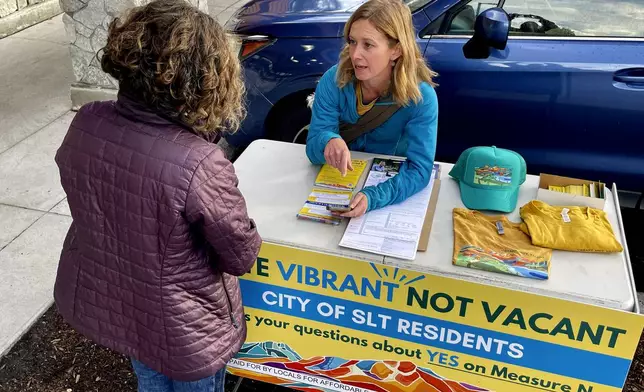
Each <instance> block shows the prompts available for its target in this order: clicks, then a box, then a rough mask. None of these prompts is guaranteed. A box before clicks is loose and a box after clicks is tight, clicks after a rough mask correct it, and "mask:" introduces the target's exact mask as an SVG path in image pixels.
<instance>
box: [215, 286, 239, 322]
mask: <svg viewBox="0 0 644 392" xmlns="http://www.w3.org/2000/svg"><path fill="white" fill-rule="evenodd" d="M220 276H221V284H222V286H223V288H224V293H226V304H227V305H228V314H229V316H230V322H231V323H232V324H233V327H234V328H235V329H237V328H239V324H237V321H235V315H234V314H233V302H232V301H231V300H230V294H228V287H226V279H225V278H224V274H223V273H221V274H220Z"/></svg>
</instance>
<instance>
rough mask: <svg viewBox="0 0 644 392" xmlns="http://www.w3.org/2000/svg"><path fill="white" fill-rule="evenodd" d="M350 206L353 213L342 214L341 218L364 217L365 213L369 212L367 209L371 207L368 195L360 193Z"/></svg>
mask: <svg viewBox="0 0 644 392" xmlns="http://www.w3.org/2000/svg"><path fill="white" fill-rule="evenodd" d="M349 206H350V207H351V211H349V212H345V213H343V214H340V216H341V217H343V218H358V217H361V216H362V215H364V214H365V212H367V207H368V206H369V202H368V200H367V195H365V194H364V193H362V192H358V194H357V195H356V196H355V197H354V198H353V200H351V204H349Z"/></svg>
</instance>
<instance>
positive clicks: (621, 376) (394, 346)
mask: <svg viewBox="0 0 644 392" xmlns="http://www.w3.org/2000/svg"><path fill="white" fill-rule="evenodd" d="M240 284H241V287H242V295H243V300H244V306H245V309H246V321H247V325H248V337H247V339H246V343H245V345H244V347H243V348H242V350H241V351H240V353H239V354H238V356H237V358H236V359H235V360H233V361H232V362H231V363H230V366H229V368H230V370H231V371H232V372H233V373H235V374H238V375H242V376H244V377H250V378H255V379H259V380H263V381H268V382H271V383H275V384H281V385H285V386H288V387H291V388H299V389H306V390H320V391H356V392H360V391H423V392H424V391H473V390H477V391H486V390H494V391H523V390H525V391H527V390H535V389H539V390H545V391H561V392H570V391H576V392H589V391H592V392H599V391H611V392H612V391H615V392H617V391H621V388H622V386H623V384H624V381H625V379H626V375H627V373H628V369H629V367H630V363H631V360H632V358H633V355H634V352H635V349H636V347H637V344H638V342H639V338H640V334H641V333H642V328H643V327H644V317H642V316H640V315H636V314H632V313H627V312H621V311H615V310H611V309H606V308H600V307H596V306H591V305H585V304H580V303H575V302H570V301H564V300H559V299H554V298H549V297H544V296H539V295H534V294H528V293H522V292H517V291H512V290H508V289H501V288H497V287H492V286H487V285H482V284H476V283H471V282H465V281H460V280H456V279H450V278H443V277H437V276H433V275H429V274H423V273H418V272H414V271H410V270H404V269H398V268H393V267H388V266H385V265H382V264H374V263H368V262H363V261H358V260H352V259H346V258H340V257H336V256H330V255H326V254H320V253H315V252H310V251H305V250H299V249H294V248H289V247H284V246H278V245H274V244H269V243H264V245H263V246H262V249H261V252H260V256H259V257H258V259H257V263H256V265H255V267H254V270H253V272H252V273H251V274H248V275H246V276H244V277H243V278H242V279H240Z"/></svg>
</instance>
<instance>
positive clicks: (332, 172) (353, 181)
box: [315, 159, 367, 190]
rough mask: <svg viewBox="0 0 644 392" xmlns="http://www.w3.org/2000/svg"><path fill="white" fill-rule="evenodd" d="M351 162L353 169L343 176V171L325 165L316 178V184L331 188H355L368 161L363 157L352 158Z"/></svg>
mask: <svg viewBox="0 0 644 392" xmlns="http://www.w3.org/2000/svg"><path fill="white" fill-rule="evenodd" d="M351 164H352V166H353V171H347V175H346V176H344V177H342V173H340V171H339V170H338V169H336V168H334V167H333V166H331V165H327V164H325V165H323V166H322V169H320V172H319V173H318V176H317V178H316V179H315V185H316V186H319V187H324V188H331V189H350V190H353V189H355V187H356V185H358V181H359V180H360V176H361V175H362V173H363V172H364V169H365V168H366V167H367V161H366V160H363V159H352V160H351Z"/></svg>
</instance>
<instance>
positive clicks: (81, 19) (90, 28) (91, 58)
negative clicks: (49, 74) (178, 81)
mask: <svg viewBox="0 0 644 392" xmlns="http://www.w3.org/2000/svg"><path fill="white" fill-rule="evenodd" d="M0 1H5V0H0ZM18 1H24V0H18ZM149 2H150V1H149V0H60V5H61V8H62V9H63V11H64V12H65V15H64V16H63V22H64V23H65V30H66V31H67V37H68V39H69V43H70V53H71V58H72V67H73V68H74V75H75V78H76V81H75V82H74V83H73V84H72V86H71V98H72V105H73V107H74V108H78V107H80V106H82V105H83V104H85V103H87V102H90V101H94V100H100V99H113V98H114V96H115V95H116V89H117V88H118V85H117V82H116V80H114V79H113V78H111V77H110V76H109V75H107V74H105V73H104V72H103V71H102V70H101V66H100V62H99V60H98V58H97V56H96V54H97V52H98V51H99V50H100V49H101V48H102V47H103V46H104V45H105V41H106V40H107V28H108V26H109V23H110V22H111V21H112V20H113V19H114V17H116V16H118V15H119V14H121V13H122V12H123V11H125V10H126V9H128V8H131V7H135V6H140V5H144V4H147V3H149ZM189 2H190V3H192V4H193V5H195V6H197V7H198V8H199V9H200V10H202V11H204V12H208V3H207V1H206V0H189Z"/></svg>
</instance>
